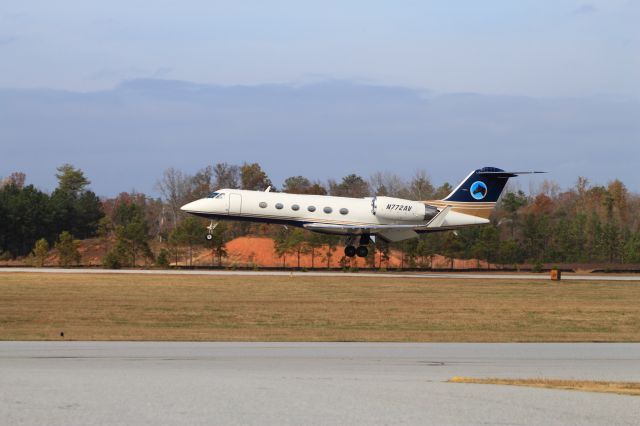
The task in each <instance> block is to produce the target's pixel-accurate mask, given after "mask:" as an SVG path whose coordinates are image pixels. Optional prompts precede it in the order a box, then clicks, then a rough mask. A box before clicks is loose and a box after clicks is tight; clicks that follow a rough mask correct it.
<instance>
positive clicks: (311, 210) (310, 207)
mask: <svg viewBox="0 0 640 426" xmlns="http://www.w3.org/2000/svg"><path fill="white" fill-rule="evenodd" d="M307 210H309V211H310V212H315V211H316V206H309V207H307Z"/></svg>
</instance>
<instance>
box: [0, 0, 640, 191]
mask: <svg viewBox="0 0 640 426" xmlns="http://www.w3.org/2000/svg"><path fill="white" fill-rule="evenodd" d="M151 4H152V5H153V6H152V7H151V6H150V5H151ZM638 22H640V2H637V1H622V0H607V1H589V2H581V1H568V0H558V1H539V0H538V1H528V0H521V1H508V0H504V1H482V2H480V1H456V2H452V1H404V2H388V1H377V2H376V1H351V2H344V1H323V2H299V1H269V2H265V1H255V2H250V1H243V2H215V1H181V2H175V1H156V2H152V3H151V2H148V1H135V0H133V1H132V0H129V1H119V0H113V1H109V2H87V1H58V2H51V1H29V0H21V1H13V0H4V1H3V2H2V7H0V65H1V72H0V89H2V90H1V91H0V111H4V119H3V118H2V117H0V145H2V148H3V151H4V155H2V156H1V157H0V176H3V175H7V174H9V173H10V172H11V171H13V170H24V171H27V173H28V175H29V176H30V181H33V182H34V183H36V184H38V185H39V186H42V187H48V188H50V187H51V185H52V177H53V173H54V172H53V168H55V165H54V164H61V163H63V162H71V163H74V164H77V165H79V166H81V167H85V168H86V171H87V173H88V174H89V175H90V176H94V178H93V181H94V186H95V187H96V190H98V192H101V193H103V194H106V195H110V194H113V193H116V192H118V191H120V190H128V189H131V188H136V189H138V190H141V191H146V192H153V183H154V181H155V179H157V177H158V176H159V175H160V174H161V172H162V169H163V168H164V167H166V166H170V165H172V162H175V163H176V164H174V165H176V166H179V167H181V168H183V169H184V170H185V171H187V172H193V171H195V170H196V169H198V168H200V167H203V166H204V165H206V160H203V157H209V158H211V159H212V161H230V162H241V161H242V160H243V159H246V160H247V161H258V162H260V163H261V164H264V165H265V166H266V168H267V172H269V174H270V175H272V177H274V180H276V181H277V180H278V179H284V178H286V177H287V176H289V175H294V174H300V173H302V174H304V173H303V172H304V170H309V173H307V175H308V176H309V177H310V178H319V179H325V178H328V177H332V178H339V177H340V176H342V175H344V174H346V173H349V172H356V173H360V174H363V175H367V174H369V173H372V172H374V171H376V170H387V171H391V172H395V173H398V174H400V175H405V176H409V175H410V174H411V173H412V171H414V170H416V169H418V168H424V169H426V170H428V171H429V172H430V173H431V174H432V176H433V178H434V180H435V181H436V182H442V181H444V180H449V181H455V180H456V179H457V178H458V175H464V174H465V173H466V172H467V168H468V167H469V166H471V163H472V162H473V161H467V160H466V159H465V160H462V164H460V165H459V166H458V165H456V161H459V159H460V157H461V155H460V153H461V152H466V151H473V152H474V155H475V156H476V158H474V159H471V160H475V161H480V162H481V164H478V166H484V165H497V166H503V167H508V166H507V165H514V166H515V167H518V168H521V167H522V166H531V167H535V168H543V169H549V170H550V171H552V172H555V173H553V174H552V175H550V176H549V177H550V178H552V179H556V180H558V181H559V182H560V183H561V184H562V185H565V186H568V185H571V184H572V183H573V180H574V179H575V177H577V175H578V174H581V175H586V176H593V180H595V181H600V182H601V183H606V180H607V179H612V178H615V177H620V178H626V179H627V183H628V185H629V186H631V187H632V188H633V189H635V190H640V184H637V183H635V182H633V179H634V177H635V175H634V174H633V171H632V166H631V164H629V165H627V164H626V163H625V161H627V160H626V159H627V158H631V157H635V158H637V157H638V154H639V152H638V150H639V148H638V145H640V138H639V135H640V132H639V129H638V125H637V124H636V123H637V122H638V121H639V120H638V118H639V117H638V116H637V115H636V114H637V113H638V103H639V102H640V84H638V76H639V75H640V30H638V28H639V27H640V25H638V24H637V23H638ZM166 80H170V81H166ZM126 81H144V82H146V83H145V84H147V85H146V86H145V90H144V93H143V94H142V95H140V94H138V95H139V96H141V98H132V97H130V95H131V92H130V91H127V90H124V91H123V87H125V88H126V84H127V83H126ZM150 81H157V82H158V83H157V84H155V85H153V84H149V82H150ZM171 81H183V82H189V84H191V83H195V84H196V85H195V86H182V87H181V88H180V90H187V91H188V90H196V89H194V87H200V86H201V87H206V88H209V89H211V88H220V87H227V86H238V85H240V86H246V89H247V91H248V92H250V93H251V94H252V95H251V96H256V97H257V98H256V99H257V100H258V101H259V100H260V99H261V98H260V97H261V96H263V95H262V94H261V93H262V88H263V85H265V84H270V85H272V87H275V88H276V92H278V91H279V90H284V92H283V93H286V88H298V89H300V90H299V91H298V92H296V93H297V96H301V97H302V98H301V100H299V102H298V101H296V102H287V101H285V102H275V103H274V105H277V108H281V109H283V111H280V113H282V115H283V116H287V115H290V116H291V117H292V119H297V120H300V121H299V122H295V123H292V122H286V121H281V120H280V118H281V117H280V115H279V114H280V113H279V114H276V115H274V117H275V118H274V121H273V122H269V114H266V115H265V113H264V111H261V112H259V113H256V111H257V109H259V108H252V102H251V100H250V99H249V101H247V102H245V101H243V102H241V103H240V107H241V108H244V110H241V111H237V110H233V111H231V110H229V109H228V108H231V107H230V106H229V105H228V104H226V103H224V102H222V103H220V102H218V101H216V100H214V99H211V98H207V102H205V103H202V102H199V101H198V99H197V98H193V97H192V96H187V95H186V94H185V95H184V96H182V97H181V99H179V100H176V99H170V100H168V99H167V93H166V90H167V87H168V86H167V85H169V86H170V85H171ZM123 82H125V83H123ZM163 82H164V83H167V84H163ZM326 82H338V83H339V84H325V83H326ZM123 84H124V86H123ZM341 84H342V85H343V86H341ZM198 85H200V86H198ZM187 87H188V89H185V88H187ZM340 87H343V88H345V90H344V94H341V93H339V91H340ZM358 87H360V88H363V87H368V88H373V89H372V90H373V92H375V93H378V92H377V90H378V89H380V90H382V88H387V89H389V90H397V92H394V94H393V95H392V96H389V97H384V99H382V98H376V99H380V100H381V105H380V107H379V108H378V109H376V108H375V105H371V104H370V103H368V101H367V99H369V98H368V97H370V96H374V97H376V96H379V93H378V94H376V95H371V93H369V92H368V91H367V90H359V89H357V88H358ZM305 88H307V89H305ZM236 89H237V88H236ZM52 90H54V91H55V92H52ZM153 90H158V91H159V92H158V93H156V94H154V93H152V92H153ZM206 90H208V89H206ZM206 90H205V91H206ZM323 90H325V91H326V92H324V93H323V92H322V91H323ZM403 90H407V91H410V93H411V101H410V102H409V104H408V105H403V104H402V102H404V100H406V98H404V97H403V96H404V95H403V93H405V92H403ZM150 91H151V92H150ZM124 92H126V96H125V95H123V93H124ZM52 93H56V95H55V97H56V99H57V101H56V102H54V101H52V98H51V96H52ZM99 93H111V94H112V95H114V96H116V97H117V96H120V98H119V99H120V100H121V102H123V105H124V107H123V109H122V110H126V111H128V113H129V116H127V117H123V116H122V114H121V111H119V110H118V108H114V107H113V104H110V103H109V102H107V101H105V100H104V99H103V98H100V97H99V96H98V97H96V94H99ZM207 93H209V92H207ZM278 93H279V92H278ZM459 93H465V94H467V95H468V94H474V95H475V97H473V98H468V99H467V98H465V102H471V103H473V106H470V107H465V105H466V104H464V103H459V102H453V104H451V105H453V106H452V107H451V108H450V109H447V108H446V107H445V106H446V105H450V104H448V103H447V102H449V101H448V100H450V99H453V98H451V97H450V96H452V95H453V94H459ZM345 95H347V96H351V98H349V99H346V98H345ZM82 96H84V98H83V101H82V102H80V104H78V103H76V104H73V102H72V103H71V104H70V103H69V102H71V101H70V100H72V99H78V97H82ZM238 96H239V95H238ZM248 96H249V95H248ZM318 96H320V97H329V98H331V97H333V98H332V100H330V101H327V102H326V103H325V104H322V103H318ZM414 96H417V97H421V98H422V99H423V100H425V103H424V104H420V105H418V103H416V102H417V101H416V98H415V97H414ZM107 97H108V96H107ZM142 98H144V100H143V101H141V100H140V99H142ZM160 98H161V99H162V102H158V103H156V104H154V102H153V100H154V99H155V100H157V99H160ZM25 99H27V100H25ZM514 99H520V100H525V101H524V103H522V102H520V101H514ZM436 100H437V101H436ZM101 102H107V104H101ZM398 103H399V104H398ZM320 104H322V105H324V107H325V108H330V110H329V109H327V110H323V109H322V108H320V109H318V105H320ZM25 105H30V107H31V109H25V108H24V106H25ZM36 105H37V108H36V107H35V106H36ZM78 105H80V107H79V106H78ZM87 105H90V106H91V107H90V108H89V107H87ZM433 105H436V106H437V108H435V112H434V110H433V109H430V108H431V106H433ZM554 105H555V106H554ZM558 105H559V106H558ZM236 106H237V105H236ZM511 107H513V108H514V110H513V114H511V115H509V114H507V112H508V111H509V108H511ZM74 108H79V109H77V110H76V109H74ZM87 108H88V109H87ZM221 108H222V110H221ZM224 108H227V109H226V110H224V111H223V109H224ZM300 108H303V109H306V110H307V111H314V112H315V113H316V114H318V115H317V116H314V117H311V118H310V115H309V114H305V113H304V111H299V110H300ZM353 108H359V109H360V110H361V111H360V113H358V114H353V111H352V110H351V109H353ZM64 111H67V112H68V113H69V115H67V116H61V115H60V114H62V113H63V112H64ZM87 111H92V112H93V114H94V115H90V114H89V115H88V112H87ZM176 111H179V114H177V115H178V116H179V117H180V119H179V120H175V123H174V125H175V127H174V128H171V129H169V128H166V126H165V125H168V124H166V120H165V122H163V117H167V116H171V114H172V113H175V112H176ZM339 111H346V113H345V114H342V115H341V114H339ZM394 111H402V112H403V113H405V114H408V116H407V117H397V116H394ZM217 113H220V115H222V116H227V117H233V119H234V120H240V121H243V126H242V129H240V128H236V127H234V124H233V123H230V122H220V123H218V125H217V127H207V126H205V125H204V124H203V123H206V122H211V121H212V120H211V119H210V117H212V116H214V115H215V114H217ZM298 113H299V114H298ZM189 114H192V115H189ZM412 114H413V115H412ZM434 114H435V115H434ZM63 115H64V114H63ZM208 117H209V118H208ZM323 117H324V118H323ZM349 118H352V119H353V120H356V119H357V120H361V121H357V122H353V121H349ZM78 120H82V122H78ZM305 120H307V121H306V123H307V124H308V125H309V126H327V127H328V128H331V131H330V132H328V131H326V129H322V130H321V131H318V132H313V129H312V128H311V129H309V128H306V129H304V128H303V126H302V124H301V123H304V122H305ZM514 120H515V121H514ZM169 121H171V120H169ZM373 121H375V125H373V124H372V122H373ZM159 122H160V123H164V124H162V125H159V124H158V123H159ZM194 122H195V123H198V124H197V125H194V126H193V128H190V127H189V123H194ZM430 123H431V125H430ZM92 126H93V127H92ZM145 126H150V127H145ZM278 126H282V127H278ZM541 126H543V127H544V128H541ZM288 127H290V128H291V129H292V131H291V132H287V128H288ZM132 128H134V129H136V130H135V132H137V133H131V129H132ZM160 128H162V129H163V130H162V131H160V130H158V132H160V133H154V129H156V130H157V129H160ZM252 128H256V129H261V132H260V133H259V134H254V133H253V132H252V130H251V129H252ZM40 129H42V131H39V130H40ZM98 132H99V133H100V135H99V137H95V138H92V137H91V135H95V134H96V133H98ZM215 132H217V134H220V135H225V138H224V140H222V139H219V140H217V141H216V144H213V145H207V144H206V140H207V135H208V134H211V133H215ZM523 132H528V133H527V134H523ZM289 133H290V135H289ZM317 134H320V135H323V137H326V138H333V139H334V141H328V140H322V138H320V137H318V136H317ZM51 135H58V137H51ZM140 135H143V136H144V138H142V139H141V137H142V136H140ZM166 135H174V137H173V138H171V137H167V136H166ZM341 135H342V136H341ZM380 135H385V137H384V138H381V137H380ZM394 135H395V136H394ZM211 138H212V139H215V138H214V137H213V136H212V137H211ZM541 138H543V139H541ZM143 139H144V140H143ZM154 139H156V140H158V139H161V140H163V142H162V144H163V149H160V150H158V149H156V148H155V147H154ZM294 139H295V140H294ZM305 139H307V140H308V141H313V142H312V143H313V144H323V143H324V144H326V146H330V147H334V146H335V147H336V148H335V149H338V150H340V146H341V145H340V143H338V142H337V141H342V142H341V143H342V146H344V144H346V143H348V144H349V149H346V150H345V153H348V154H349V155H353V154H354V153H357V152H365V153H366V157H367V158H366V159H365V160H362V159H354V160H353V161H351V162H350V163H349V162H348V161H344V160H342V159H340V157H341V153H340V152H339V151H338V152H330V153H326V154H323V155H321V156H320V158H321V159H323V160H325V161H327V162H328V164H327V166H326V167H325V168H323V169H320V168H313V167H311V168H303V167H293V166H291V165H292V164H305V162H306V161H307V158H306V157H305V155H306V152H305V151H307V150H305V149H303V150H300V149H297V150H292V149H290V148H291V147H293V146H299V144H302V145H303V146H304V144H305ZM371 140H374V141H375V142H374V145H375V146H377V147H378V149H376V150H370V149H369V148H370V145H371V143H370V142H369V141H371ZM507 140H509V141H511V142H509V144H510V148H509V149H505V150H504V152H496V151H492V152H487V151H486V150H485V151H484V152H485V153H486V154H484V156H483V155H482V154H478V153H477V152H476V151H475V150H476V147H477V146H478V144H479V145H480V146H491V147H495V146H504V145H505V144H506V143H507V142H506V141H507ZM52 141H53V142H52ZM112 141H128V142H126V145H127V146H133V147H135V149H134V150H133V151H132V153H131V154H130V155H131V157H130V158H127V159H126V160H125V159H123V160H122V165H124V164H127V165H128V164H129V163H130V162H131V163H135V162H136V161H137V162H145V167H144V168H143V169H144V170H140V171H138V172H137V173H136V172H134V171H133V170H131V169H130V167H129V166H126V167H125V166H122V168H123V172H121V173H119V176H118V177H117V178H115V179H114V178H113V176H112V175H111V174H110V173H113V172H112V170H113V168H111V169H109V168H107V167H106V166H104V165H103V164H101V163H100V161H95V160H94V159H93V158H92V156H91V153H92V152H109V146H110V144H112V143H114V142H112ZM421 141H422V142H421ZM525 141H526V142H525ZM52 143H53V144H55V145H54V146H53V147H51V144H52ZM309 143H311V142H309ZM389 143H391V144H392V145H393V146H394V147H395V150H393V151H392V152H388V151H387V150H385V149H383V148H384V147H385V146H386V144H389ZM47 144H48V145H47ZM184 144H187V145H189V146H192V147H193V148H194V149H196V148H197V149H199V150H204V151H205V152H198V153H193V154H189V153H184V152H181V153H180V154H179V155H176V154H175V151H180V147H181V146H183V145H184ZM296 144H298V145H296ZM500 144H502V145H500ZM532 144H533V145H532ZM44 145H46V147H45V148H46V149H47V150H48V149H50V151H51V152H50V154H49V157H48V158H47V159H46V160H45V162H46V163H47V167H50V168H51V170H48V171H46V173H45V172H43V171H40V170H39V169H38V168H36V167H34V165H33V151H32V150H33V149H42V148H43V146H44ZM264 145H270V146H272V147H273V148H274V149H272V150H263V149H262V147H263V146H264ZM240 146H241V147H242V149H238V147H240ZM451 146H455V147H457V149H458V151H452V150H450V149H444V148H446V147H451ZM583 147H587V149H586V150H585V149H584V148H583ZM53 148H57V149H53ZM234 148H235V150H234ZM207 150H211V152H206V151H207ZM438 150H440V151H438ZM544 150H548V151H553V152H554V153H555V155H552V156H545V155H542V154H544ZM283 152H286V154H283ZM481 152H482V151H481ZM603 152H604V153H605V154H603ZM253 153H259V155H254V154H253ZM444 153H446V154H447V155H448V156H449V157H447V156H444V155H443V154H444ZM478 155H480V158H477V156H478ZM620 156H622V158H621V157H620ZM283 157H284V158H283ZM334 158H338V159H339V160H337V161H334V160H332V159H334ZM616 158H618V159H619V161H616ZM113 161H118V160H116V159H114V160H113ZM49 163H51V164H49ZM177 163H179V164H177ZM540 163H542V164H540ZM443 164H446V167H445V166H444V165H443ZM116 166H117V165H116ZM288 169H290V172H289V170H288ZM462 169H463V170H462ZM452 171H455V173H453V175H452ZM120 178H121V179H120ZM125 184H126V185H127V187H122V185H125Z"/></svg>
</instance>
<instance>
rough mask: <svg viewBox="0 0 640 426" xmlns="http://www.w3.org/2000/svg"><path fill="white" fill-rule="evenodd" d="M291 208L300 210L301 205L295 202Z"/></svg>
mask: <svg viewBox="0 0 640 426" xmlns="http://www.w3.org/2000/svg"><path fill="white" fill-rule="evenodd" d="M291 210H294V211H298V210H300V206H299V205H297V204H294V205H292V206H291Z"/></svg>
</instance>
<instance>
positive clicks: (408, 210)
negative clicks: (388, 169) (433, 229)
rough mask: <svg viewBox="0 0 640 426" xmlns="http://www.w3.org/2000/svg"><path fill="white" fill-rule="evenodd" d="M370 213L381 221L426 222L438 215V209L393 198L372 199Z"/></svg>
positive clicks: (418, 202) (417, 202) (416, 202)
mask: <svg viewBox="0 0 640 426" xmlns="http://www.w3.org/2000/svg"><path fill="white" fill-rule="evenodd" d="M371 212H372V213H373V214H374V215H376V216H378V217H380V218H382V219H389V220H406V221H420V220H423V221H428V220H431V219H432V218H433V217H434V216H435V215H436V214H438V209H437V208H435V207H433V206H430V205H428V204H424V203H422V202H420V201H411V200H404V199H402V198H393V197H373V200H372V201H371Z"/></svg>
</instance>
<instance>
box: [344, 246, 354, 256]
mask: <svg viewBox="0 0 640 426" xmlns="http://www.w3.org/2000/svg"><path fill="white" fill-rule="evenodd" d="M344 255H345V256H347V257H353V256H355V255H356V248H355V247H354V246H346V247H345V248H344Z"/></svg>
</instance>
